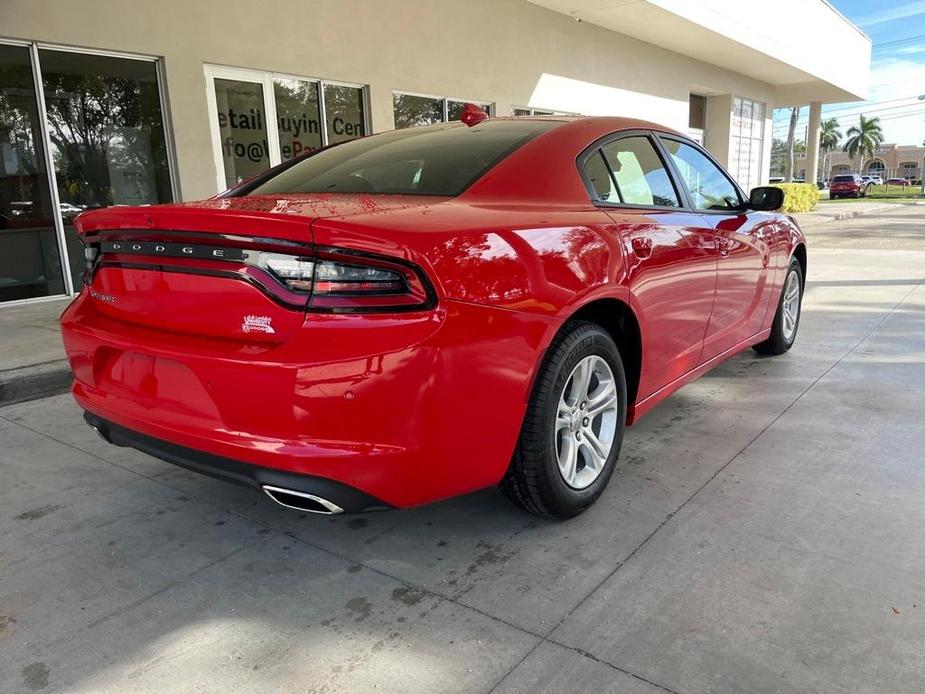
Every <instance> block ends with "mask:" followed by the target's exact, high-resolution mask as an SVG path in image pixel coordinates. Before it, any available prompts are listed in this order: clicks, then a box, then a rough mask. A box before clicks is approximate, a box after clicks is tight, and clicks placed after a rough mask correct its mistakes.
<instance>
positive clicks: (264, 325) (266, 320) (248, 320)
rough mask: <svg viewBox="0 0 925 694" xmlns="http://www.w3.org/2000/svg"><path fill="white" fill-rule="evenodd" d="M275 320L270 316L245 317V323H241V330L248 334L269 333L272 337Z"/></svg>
mask: <svg viewBox="0 0 925 694" xmlns="http://www.w3.org/2000/svg"><path fill="white" fill-rule="evenodd" d="M272 323H273V319H272V318H270V316H244V322H243V323H241V330H243V331H244V332H246V333H267V334H268V335H272V334H273V333H275V332H276V331H275V330H273V325H272Z"/></svg>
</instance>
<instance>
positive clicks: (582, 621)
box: [0, 208, 925, 693]
mask: <svg viewBox="0 0 925 694" xmlns="http://www.w3.org/2000/svg"><path fill="white" fill-rule="evenodd" d="M916 215H918V216H916ZM906 216H908V217H910V218H909V219H904V218H903V217H906ZM923 222H925V208H918V210H915V211H914V212H910V213H907V212H906V211H905V210H901V211H898V212H897V219H896V220H894V221H893V222H890V224H894V223H895V224H896V225H897V226H896V228H895V229H894V235H895V236H896V237H898V238H900V240H901V243H902V244H903V245H902V247H901V248H900V249H899V250H889V249H883V248H878V249H877V250H864V249H857V250H842V249H826V248H825V246H826V245H827V243H826V242H825V241H824V239H822V238H820V240H819V243H818V244H817V245H816V246H811V249H810V259H809V278H808V288H807V297H806V302H805V305H804V311H805V313H804V317H803V322H802V325H801V334H800V336H799V340H798V343H797V346H796V347H795V348H794V350H793V351H791V352H790V353H789V354H788V355H785V356H783V357H778V358H761V357H758V356H757V355H755V354H753V353H752V352H750V351H749V352H748V353H744V354H742V355H740V356H738V357H736V358H734V359H732V360H730V361H729V362H727V363H726V364H724V365H723V366H721V367H720V368H718V369H717V370H715V371H714V372H712V373H711V374H709V375H707V376H705V377H704V378H702V379H700V380H699V381H697V382H695V383H693V384H691V385H689V386H686V387H685V388H684V389H682V390H681V391H680V392H679V393H677V394H675V395H674V396H673V397H671V398H670V399H669V400H668V401H667V402H665V403H664V404H663V405H661V406H660V407H659V408H657V409H656V410H655V411H653V412H652V413H651V414H650V415H648V416H647V417H646V418H644V419H643V420H642V421H641V422H639V424H638V425H636V426H635V427H633V428H631V429H630V430H629V431H628V433H627V437H626V442H625V445H624V451H623V454H622V456H621V460H620V466H619V468H618V470H617V472H616V473H615V475H614V477H613V480H612V482H611V484H610V486H609V488H608V489H607V490H606V492H605V494H604V495H603V497H602V498H601V499H600V501H599V502H598V504H597V505H596V506H595V507H593V508H592V509H591V510H590V511H589V512H588V513H586V514H584V515H583V516H581V517H579V518H577V519H574V520H572V521H569V522H567V523H551V522H547V521H543V520H538V519H534V518H532V517H531V516H528V515H526V514H523V513H520V512H518V511H517V510H515V509H513V508H512V507H510V506H509V505H508V504H507V503H506V502H505V501H504V500H503V499H502V498H501V497H500V495H499V494H498V493H497V492H496V491H494V490H486V491H484V492H480V493H477V494H473V495H470V496H468V497H464V498H461V499H456V500H452V501H448V502H445V503H442V504H436V505H433V506H428V507H424V508H420V509H413V510H409V511H402V512H389V513H381V514H371V515H366V516H352V517H333V518H325V517H313V516H304V515H302V514H299V513H297V512H290V511H287V510H285V509H282V508H278V507H276V506H272V505H270V504H269V502H268V501H267V500H265V499H263V498H261V497H259V496H258V495H255V494H254V493H253V492H250V491H248V490H244V489H238V488H236V487H233V486H230V485H228V484H225V483H222V482H218V481H215V480H212V479H209V478H205V477H201V476H197V475H195V474H193V473H189V472H187V471H185V470H182V469H179V468H175V467H173V466H170V465H168V464H166V463H162V462H160V461H157V460H154V459H152V458H149V457H147V456H145V455H143V454H141V453H137V452H134V451H128V450H125V449H118V448H113V447H110V446H108V445H107V444H105V443H103V442H102V441H100V440H99V439H97V438H96V436H95V434H94V433H93V432H92V431H91V430H90V429H89V428H88V427H87V426H86V425H85V424H84V423H83V422H82V420H81V419H80V414H79V412H78V411H77V409H76V407H75V406H74V405H73V404H72V403H71V402H70V400H69V398H68V397H67V396H59V397H54V398H48V399H44V400H37V401H34V402H28V403H22V404H18V405H12V406H8V407H5V408H2V409H0V441H2V442H3V446H2V449H0V469H2V470H3V474H4V480H5V482H6V484H5V485H3V487H2V488H0V509H2V512H0V671H2V672H4V673H5V677H3V678H0V691H10V692H19V691H30V690H41V691H80V692H123V691H126V690H131V691H142V692H143V691H152V692H153V691H165V690H169V691H190V690H197V691H224V690H227V689H232V688H234V689H237V690H239V691H306V692H366V691H376V690H379V691H387V692H393V691H394V692H398V691H400V692H406V691H407V692H444V691H447V692H489V691H499V692H542V691H547V692H560V691H595V692H645V693H650V692H664V691H668V692H684V693H687V692H745V691H757V692H772V691H781V692H803V691H824V692H885V691H889V692H914V691H920V689H921V682H922V681H923V678H925V653H923V651H922V648H921V646H922V644H923V643H925V612H923V611H925V505H923V504H922V503H921V500H922V498H923V494H925V464H923V454H922V450H923V449H925V426H923V424H922V418H923V415H925V404H923V399H922V396H921V392H922V391H923V389H925V329H923V328H925V287H923V286H922V283H923V281H925V238H922V239H920V240H919V241H918V243H917V245H916V246H915V247H916V248H917V249H918V250H915V249H909V248H907V247H906V246H905V244H913V245H914V244H915V239H917V238H919V237H918V236H917V233H920V232H917V231H916V230H917V229H921V228H923ZM883 224H884V223H883V221H882V220H874V219H872V220H871V222H870V224H869V226H868V228H867V232H866V234H867V237H868V238H869V239H872V243H873V242H874V241H876V240H877V239H882V238H883V231H882V227H883ZM901 229H905V231H902V230H901ZM816 233H817V231H816V230H815V229H808V234H809V235H810V243H811V244H812V243H813V241H814V239H815V237H816ZM857 235H858V236H859V237H863V236H864V232H863V231H862V230H858V232H857ZM897 242H899V241H897ZM859 243H861V242H860V241H859Z"/></svg>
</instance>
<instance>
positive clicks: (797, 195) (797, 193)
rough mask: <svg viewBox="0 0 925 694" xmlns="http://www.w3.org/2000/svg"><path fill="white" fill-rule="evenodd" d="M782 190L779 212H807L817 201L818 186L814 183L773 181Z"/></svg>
mask: <svg viewBox="0 0 925 694" xmlns="http://www.w3.org/2000/svg"><path fill="white" fill-rule="evenodd" d="M774 187H775V188H780V189H781V190H782V191H784V205H783V207H781V208H780V211H781V212H809V211H810V210H812V209H813V208H814V207H815V206H816V203H817V202H819V188H818V187H816V185H815V184H814V183H775V184H774Z"/></svg>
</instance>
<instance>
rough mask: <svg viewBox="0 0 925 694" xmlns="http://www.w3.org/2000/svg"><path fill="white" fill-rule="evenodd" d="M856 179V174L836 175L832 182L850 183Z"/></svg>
mask: <svg viewBox="0 0 925 694" xmlns="http://www.w3.org/2000/svg"><path fill="white" fill-rule="evenodd" d="M853 180H854V176H835V177H834V178H833V179H832V183H849V182H850V181H853Z"/></svg>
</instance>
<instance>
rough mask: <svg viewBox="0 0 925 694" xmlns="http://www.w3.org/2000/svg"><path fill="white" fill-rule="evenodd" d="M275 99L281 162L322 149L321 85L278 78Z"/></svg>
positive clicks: (274, 82) (274, 93)
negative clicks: (319, 103)
mask: <svg viewBox="0 0 925 694" xmlns="http://www.w3.org/2000/svg"><path fill="white" fill-rule="evenodd" d="M273 97H274V99H276V127H277V130H278V131H279V153H280V157H281V158H282V160H283V161H286V160H287V159H292V158H293V157H297V156H299V155H300V154H302V153H303V152H311V151H312V150H315V149H318V148H319V147H321V145H322V138H321V109H320V107H319V105H318V83H317V82H308V81H306V80H291V79H282V78H279V77H277V78H275V79H274V80H273ZM267 162H269V159H267Z"/></svg>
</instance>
